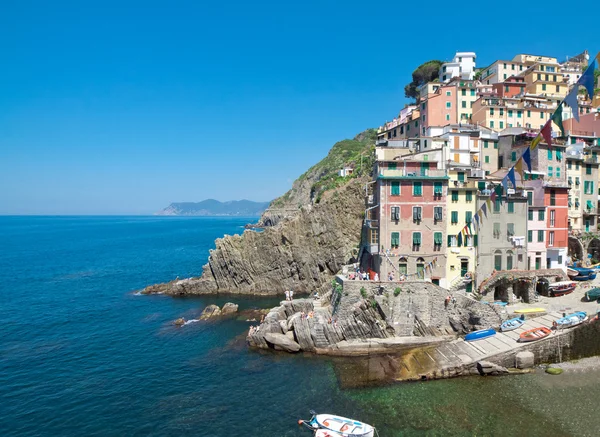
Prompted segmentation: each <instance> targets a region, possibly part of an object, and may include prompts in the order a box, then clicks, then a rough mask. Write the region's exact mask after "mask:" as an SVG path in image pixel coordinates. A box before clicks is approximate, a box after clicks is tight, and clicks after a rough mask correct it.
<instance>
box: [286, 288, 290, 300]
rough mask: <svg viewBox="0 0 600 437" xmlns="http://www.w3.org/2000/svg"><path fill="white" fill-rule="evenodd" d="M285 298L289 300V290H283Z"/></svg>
mask: <svg viewBox="0 0 600 437" xmlns="http://www.w3.org/2000/svg"><path fill="white" fill-rule="evenodd" d="M285 300H290V292H289V291H287V290H285Z"/></svg>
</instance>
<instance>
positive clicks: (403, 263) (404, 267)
mask: <svg viewBox="0 0 600 437" xmlns="http://www.w3.org/2000/svg"><path fill="white" fill-rule="evenodd" d="M398 271H399V272H400V274H401V275H406V274H407V273H408V259H407V258H406V257H405V256H401V257H400V261H399V263H398Z"/></svg>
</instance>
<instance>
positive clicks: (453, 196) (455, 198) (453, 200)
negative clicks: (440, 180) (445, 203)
mask: <svg viewBox="0 0 600 437" xmlns="http://www.w3.org/2000/svg"><path fill="white" fill-rule="evenodd" d="M452 202H455V203H456V202H458V191H456V190H452Z"/></svg>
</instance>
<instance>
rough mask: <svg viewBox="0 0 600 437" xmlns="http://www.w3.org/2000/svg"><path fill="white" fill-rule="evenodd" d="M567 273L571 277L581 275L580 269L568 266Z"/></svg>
mask: <svg viewBox="0 0 600 437" xmlns="http://www.w3.org/2000/svg"><path fill="white" fill-rule="evenodd" d="M567 275H568V276H569V278H574V277H575V276H577V275H579V271H577V270H575V269H572V268H570V267H567Z"/></svg>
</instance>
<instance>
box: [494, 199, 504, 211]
mask: <svg viewBox="0 0 600 437" xmlns="http://www.w3.org/2000/svg"><path fill="white" fill-rule="evenodd" d="M500 205H502V201H501V200H500V198H499V197H496V201H495V202H494V213H496V214H498V213H499V212H500Z"/></svg>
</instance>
